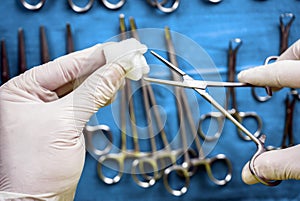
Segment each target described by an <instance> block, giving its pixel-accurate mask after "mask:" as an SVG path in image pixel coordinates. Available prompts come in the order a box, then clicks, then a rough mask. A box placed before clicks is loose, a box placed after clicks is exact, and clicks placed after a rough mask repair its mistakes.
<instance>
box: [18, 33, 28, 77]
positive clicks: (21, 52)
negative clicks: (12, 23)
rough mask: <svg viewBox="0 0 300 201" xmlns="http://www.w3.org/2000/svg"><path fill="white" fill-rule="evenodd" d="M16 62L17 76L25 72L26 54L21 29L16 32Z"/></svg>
mask: <svg viewBox="0 0 300 201" xmlns="http://www.w3.org/2000/svg"><path fill="white" fill-rule="evenodd" d="M18 62H19V74H21V73H24V72H25V71H26V53H25V39H24V31H23V29H22V28H19V30H18Z"/></svg>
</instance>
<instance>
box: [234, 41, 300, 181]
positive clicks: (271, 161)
mask: <svg viewBox="0 0 300 201" xmlns="http://www.w3.org/2000/svg"><path fill="white" fill-rule="evenodd" d="M299 59H300V40H298V41H297V42H296V43H294V44H293V45H292V46H291V47H290V48H289V49H288V50H286V51H285V52H284V53H283V54H282V55H280V57H279V58H278V59H277V61H276V62H275V63H272V64H269V65H266V66H258V67H255V68H251V69H248V70H245V71H242V72H240V73H239V75H238V79H239V81H241V82H245V83H249V84H253V85H257V86H270V87H272V89H274V90H279V89H281V88H283V87H291V88H300V79H299V78H300V60H299ZM299 155H300V145H297V146H294V147H290V148H286V149H282V150H275V151H269V152H265V153H263V154H262V155H260V156H259V157H258V158H257V159H256V160H255V162H254V165H255V168H256V170H257V172H258V174H259V176H260V177H264V178H266V179H269V180H287V179H298V180H299V179H300V161H299ZM242 179H243V181H244V182H245V183H247V184H254V183H257V180H256V179H255V178H254V177H253V176H252V174H251V173H250V170H249V165H248V164H246V165H245V166H244V168H243V171H242Z"/></svg>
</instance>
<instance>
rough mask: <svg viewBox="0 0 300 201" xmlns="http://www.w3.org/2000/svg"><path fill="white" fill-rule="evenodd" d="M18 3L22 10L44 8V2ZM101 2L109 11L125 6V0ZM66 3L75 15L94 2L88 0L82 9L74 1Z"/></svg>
mask: <svg viewBox="0 0 300 201" xmlns="http://www.w3.org/2000/svg"><path fill="white" fill-rule="evenodd" d="M20 2H21V4H22V5H23V6H24V8H26V9H28V10H39V9H41V8H42V7H43V6H44V4H45V2H46V0H40V1H39V2H37V3H36V4H30V3H28V2H27V1H26V0H20ZM101 2H102V3H103V5H104V6H105V7H106V8H108V9H110V10H116V9H119V8H121V7H122V6H123V5H124V4H125V2H126V0H120V1H119V2H117V3H111V2H110V1H109V0H101ZM68 3H69V5H70V7H71V8H72V10H73V11H75V12H77V13H84V12H87V11H88V10H90V9H91V8H92V6H93V4H94V0H88V3H87V4H86V5H85V6H83V7H80V6H78V5H76V4H75V3H74V0H68Z"/></svg>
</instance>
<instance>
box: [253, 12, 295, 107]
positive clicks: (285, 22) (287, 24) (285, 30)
mask: <svg viewBox="0 0 300 201" xmlns="http://www.w3.org/2000/svg"><path fill="white" fill-rule="evenodd" d="M294 20H295V15H294V14H293V13H282V14H281V15H280V16H279V28H280V50H279V54H282V53H283V52H284V51H285V50H286V49H287V48H288V43H289V33H290V28H291V26H292V23H293V21H294ZM276 59H277V56H270V57H268V58H267V59H266V61H265V65H267V64H268V63H269V62H270V61H271V60H276ZM255 89H256V88H254V87H252V88H251V93H252V96H253V97H254V99H255V100H257V101H259V102H265V101H267V100H269V99H270V98H271V97H272V96H270V95H265V96H259V95H258V94H257V93H256V91H255ZM269 90H271V89H270V88H269Z"/></svg>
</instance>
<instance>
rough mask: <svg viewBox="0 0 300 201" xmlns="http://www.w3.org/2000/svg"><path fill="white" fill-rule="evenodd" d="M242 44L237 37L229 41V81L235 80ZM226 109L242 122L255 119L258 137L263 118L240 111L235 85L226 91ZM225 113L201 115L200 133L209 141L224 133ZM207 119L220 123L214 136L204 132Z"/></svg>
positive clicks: (242, 135)
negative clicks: (237, 56)
mask: <svg viewBox="0 0 300 201" xmlns="http://www.w3.org/2000/svg"><path fill="white" fill-rule="evenodd" d="M241 44H242V41H241V39H239V38H236V39H233V40H230V42H229V51H228V75H227V76H228V78H227V79H228V80H227V81H228V82H234V81H235V79H234V77H235V67H236V55H237V51H238V49H239V48H240V46H241ZM230 99H231V108H230V109H229V108H228V107H229V103H230ZM225 109H226V110H227V111H228V112H229V113H230V114H231V115H232V116H233V117H234V118H235V119H236V120H237V121H238V122H240V123H242V122H243V121H244V120H245V119H247V118H248V119H250V118H252V119H255V120H256V123H257V130H256V132H255V133H254V136H255V137H258V136H259V135H260V134H261V129H262V120H261V118H260V117H259V116H258V115H257V113H255V112H239V110H238V107H237V101H236V94H235V89H234V88H233V87H230V86H229V87H228V89H227V91H226V102H225ZM224 117H225V116H224V115H223V114H222V113H220V112H210V113H208V114H204V115H201V117H200V121H199V126H198V132H199V135H200V136H201V137H202V138H203V139H205V140H208V141H212V140H216V139H218V138H219V137H220V136H221V133H222V125H223V124H222V122H223V120H224ZM206 119H215V120H216V121H217V123H218V130H217V131H216V133H215V134H214V135H213V136H208V135H206V134H205V133H204V131H203V129H202V124H203V123H204V121H205V120H206ZM237 133H238V135H239V137H241V138H242V139H243V140H247V141H249V140H250V138H249V137H248V136H245V135H244V134H243V132H242V131H241V130H240V129H238V130H237Z"/></svg>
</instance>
